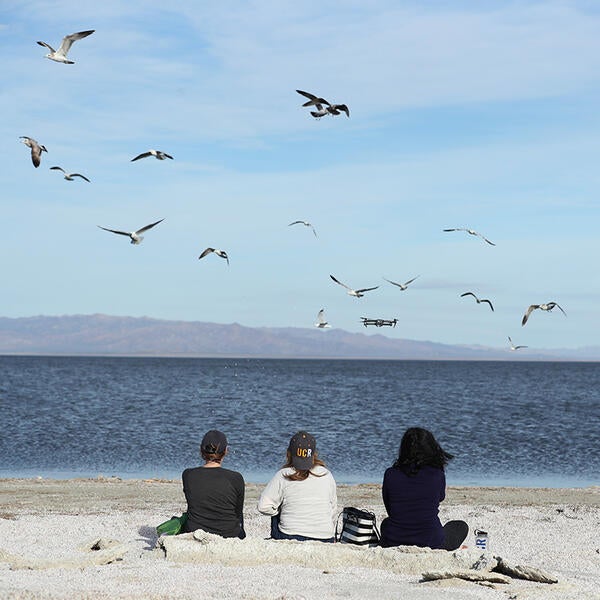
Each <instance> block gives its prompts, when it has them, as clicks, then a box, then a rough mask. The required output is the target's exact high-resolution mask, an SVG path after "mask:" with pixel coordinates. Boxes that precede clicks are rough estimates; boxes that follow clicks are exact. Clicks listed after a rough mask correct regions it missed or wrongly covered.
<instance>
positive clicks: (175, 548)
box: [0, 477, 600, 600]
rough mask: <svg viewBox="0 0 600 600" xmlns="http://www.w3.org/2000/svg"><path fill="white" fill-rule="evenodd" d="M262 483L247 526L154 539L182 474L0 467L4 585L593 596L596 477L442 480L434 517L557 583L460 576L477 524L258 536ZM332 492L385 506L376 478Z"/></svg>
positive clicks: (2, 588)
mask: <svg viewBox="0 0 600 600" xmlns="http://www.w3.org/2000/svg"><path fill="white" fill-rule="evenodd" d="M262 487H263V486H262V485H255V484H247V486H246V506H245V524H246V531H247V533H248V537H247V538H246V540H244V541H240V540H222V539H219V540H215V539H212V537H215V536H206V538H207V539H198V540H196V539H194V538H193V535H192V534H187V535H186V536H177V538H176V539H173V538H172V539H171V540H170V541H169V544H166V545H163V546H164V547H160V545H159V547H157V544H156V542H157V536H156V532H155V529H154V528H155V526H156V525H157V524H159V523H160V522H162V521H164V520H166V519H167V518H169V517H170V516H171V515H175V514H180V513H181V512H182V511H183V510H184V509H185V500H184V497H183V493H182V490H181V483H180V482H179V481H164V480H120V479H117V478H104V477H99V478H96V479H72V480H49V479H41V478H40V479H3V480H0V597H2V598H153V599H154V598H165V599H166V598H215V599H219V600H224V599H229V598H243V599H250V598H259V599H263V598H264V599H290V600H291V599H312V598H319V599H327V598H352V599H357V600H358V599H365V598H373V599H375V598H377V599H385V598H411V599H413V598H414V599H419V598H423V599H424V598H442V599H445V598H448V599H453V600H459V599H468V598H469V599H473V598H482V599H483V598H486V599H488V598H489V599H493V598H504V599H507V598H510V599H517V598H519V599H520V598H523V599H525V598H527V599H530V598H533V599H536V598H540V599H542V598H544V599H546V598H551V599H552V598H556V599H557V600H558V599H559V598H560V599H561V600H564V599H568V598H572V599H578V600H579V599H582V598H586V599H587V598H596V599H598V598H600V538H599V537H598V531H599V530H600V527H599V526H600V487H590V488H575V489H534V488H506V487H504V488H482V487H479V488H477V487H450V488H448V492H447V498H446V500H445V502H443V503H442V505H441V509H440V517H441V520H442V522H445V521H447V520H450V519H464V520H466V521H467V522H468V523H469V525H470V527H471V530H474V529H475V528H481V529H485V530H486V531H488V532H489V550H488V552H487V553H486V554H485V556H484V558H486V561H484V562H489V561H496V560H497V559H498V558H499V557H500V558H502V559H503V560H505V561H507V563H510V564H512V565H517V566H521V567H532V568H533V569H536V570H537V571H535V572H536V573H543V574H545V575H548V576H550V577H551V578H553V579H556V580H557V582H556V583H540V582H536V581H529V580H526V579H522V578H520V577H517V576H507V575H499V574H495V573H492V572H489V571H485V572H484V579H483V580H482V581H469V580H467V579H464V578H462V577H461V576H460V573H459V571H460V570H461V569H462V570H463V571H464V567H465V565H466V567H467V568H468V569H467V570H468V572H469V573H470V574H472V573H473V572H474V571H473V569H471V568H470V566H471V563H474V562H477V559H478V557H480V556H481V552H479V551H477V549H476V548H475V547H474V537H473V535H472V533H470V534H469V537H468V538H467V540H466V545H467V547H466V548H463V549H461V550H459V551H457V552H456V553H447V552H444V551H428V552H426V551H421V550H417V549H414V548H412V549H411V548H406V549H380V548H371V549H369V548H367V549H364V548H356V547H352V548H349V547H348V545H346V544H335V545H333V546H331V545H325V544H319V543H310V544H307V543H306V542H305V543H304V545H303V544H302V543H298V542H275V541H272V540H268V541H267V540H265V538H267V537H268V535H269V520H268V518H266V517H263V516H261V515H260V514H259V513H258V512H257V510H256V501H257V499H258V496H259V494H260V491H261V489H262ZM338 505H339V508H340V510H341V508H342V507H343V506H356V507H360V508H366V509H369V510H372V511H374V512H375V513H376V515H377V517H378V522H380V521H381V519H382V518H383V517H384V516H385V510H384V507H383V504H382V502H381V491H380V486H379V485H374V484H364V485H351V486H339V487H338ZM199 538H201V536H199ZM479 565H481V561H479ZM443 571H446V576H447V577H448V578H443V579H438V580H433V581H424V580H423V579H424V578H423V573H431V572H433V573H434V574H435V573H438V574H439V573H441V572H443ZM453 574H454V576H452V575H453ZM463 575H464V572H463ZM494 578H496V579H497V581H494ZM500 581H501V582H500Z"/></svg>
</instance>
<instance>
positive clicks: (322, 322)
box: [315, 308, 331, 329]
mask: <svg viewBox="0 0 600 600" xmlns="http://www.w3.org/2000/svg"><path fill="white" fill-rule="evenodd" d="M315 327H318V328H319V329H325V328H326V327H331V325H330V324H329V323H328V322H327V320H326V319H325V309H324V308H322V309H321V310H320V311H319V313H318V314H317V321H316V323H315Z"/></svg>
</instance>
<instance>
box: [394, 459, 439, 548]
mask: <svg viewBox="0 0 600 600" xmlns="http://www.w3.org/2000/svg"><path fill="white" fill-rule="evenodd" d="M445 489H446V477H445V475H444V471H443V470H442V469H438V468H435V467H427V466H426V467H423V468H421V469H420V470H419V471H418V473H416V474H414V475H407V474H406V472H405V471H404V470H403V469H401V468H398V467H390V468H389V469H387V470H386V472H385V475H384V477H383V489H382V494H383V502H384V504H385V507H386V510H387V513H388V515H389V519H388V521H387V523H386V528H385V537H384V539H383V540H382V545H386V546H398V545H408V546H428V547H429V548H443V547H444V530H443V528H442V524H441V522H440V519H439V517H438V512H439V503H440V502H441V501H442V500H443V499H444V497H445Z"/></svg>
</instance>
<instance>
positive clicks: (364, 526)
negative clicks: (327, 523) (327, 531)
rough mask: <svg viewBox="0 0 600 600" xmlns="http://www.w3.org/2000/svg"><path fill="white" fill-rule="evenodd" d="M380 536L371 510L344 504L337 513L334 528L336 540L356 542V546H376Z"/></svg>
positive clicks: (344, 542) (348, 542) (345, 542)
mask: <svg viewBox="0 0 600 600" xmlns="http://www.w3.org/2000/svg"><path fill="white" fill-rule="evenodd" d="M340 517H341V519H342V528H341V530H339V524H340ZM338 530H339V531H338ZM380 538H381V536H380V535H379V530H378V529H377V518H376V517H375V514H374V513H372V512H371V511H369V510H361V509H359V508H354V507H353V506H346V507H344V510H342V512H341V513H340V514H339V515H338V522H337V525H336V528H335V541H336V542H341V543H342V544H357V545H358V546H378V545H379V540H380Z"/></svg>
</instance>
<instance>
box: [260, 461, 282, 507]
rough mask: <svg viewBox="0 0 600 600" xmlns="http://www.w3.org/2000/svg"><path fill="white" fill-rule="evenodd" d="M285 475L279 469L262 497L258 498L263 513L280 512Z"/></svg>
mask: <svg viewBox="0 0 600 600" xmlns="http://www.w3.org/2000/svg"><path fill="white" fill-rule="evenodd" d="M282 484H283V475H282V472H281V471H277V473H275V476H274V477H273V479H271V481H269V483H267V485H266V487H265V489H264V490H263V492H262V494H261V495H260V498H259V499H258V512H261V513H262V514H263V515H269V516H273V515H276V514H277V513H278V512H279V507H280V506H281V503H282V501H283V485H282Z"/></svg>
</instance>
